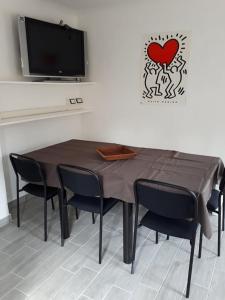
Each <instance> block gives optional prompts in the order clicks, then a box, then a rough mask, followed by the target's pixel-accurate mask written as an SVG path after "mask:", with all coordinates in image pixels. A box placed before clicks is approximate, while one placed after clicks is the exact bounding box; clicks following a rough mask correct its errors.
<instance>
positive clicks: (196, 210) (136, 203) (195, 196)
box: [131, 178, 198, 298]
mask: <svg viewBox="0 0 225 300" xmlns="http://www.w3.org/2000/svg"><path fill="white" fill-rule="evenodd" d="M139 184H152V185H158V186H162V187H168V188H173V189H177V190H178V191H180V192H185V193H187V194H188V195H190V198H192V199H193V201H194V215H193V220H192V222H193V223H195V224H196V225H198V219H197V216H198V204H197V197H198V196H197V195H196V194H195V193H194V192H192V191H190V190H188V189H186V188H184V187H181V186H177V185H172V184H169V183H165V182H160V181H155V180H148V179H142V178H140V179H137V180H136V181H135V182H134V194H135V207H136V208H135V221H134V238H133V251H132V252H133V254H132V265H131V274H133V273H134V262H135V252H136V241H137V229H138V226H139V225H138V214H139V205H140V199H139V196H138V185H139ZM167 239H169V235H167ZM195 240H196V231H195V232H193V236H192V238H191V239H190V244H191V253H190V261H189V271H188V280H187V288H186V298H189V295H190V285H191V276H192V267H193V259H194V249H195ZM156 242H158V231H157V232H156Z"/></svg>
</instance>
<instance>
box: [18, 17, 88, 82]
mask: <svg viewBox="0 0 225 300" xmlns="http://www.w3.org/2000/svg"><path fill="white" fill-rule="evenodd" d="M25 18H26V16H18V32H19V44H20V59H21V67H22V74H23V76H24V77H37V78H55V79H76V80H77V79H84V78H87V72H88V60H87V32H85V31H83V32H84V67H85V75H79V74H77V75H75V76H67V75H65V76H64V75H47V74H36V73H31V72H30V65H29V57H28V47H27V34H26V24H25ZM38 21H41V22H46V23H50V22H47V21H42V20H38ZM52 24H54V23H52ZM56 25H58V24H56ZM59 26H60V25H59Z"/></svg>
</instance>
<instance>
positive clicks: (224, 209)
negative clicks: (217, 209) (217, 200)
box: [222, 196, 225, 231]
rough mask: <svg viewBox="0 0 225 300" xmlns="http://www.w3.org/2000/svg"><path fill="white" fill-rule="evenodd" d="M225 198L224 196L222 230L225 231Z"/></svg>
mask: <svg viewBox="0 0 225 300" xmlns="http://www.w3.org/2000/svg"><path fill="white" fill-rule="evenodd" d="M224 214H225V199H224V196H223V212H222V230H223V231H224V219H225V215H224Z"/></svg>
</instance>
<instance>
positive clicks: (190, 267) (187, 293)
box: [186, 235, 196, 298]
mask: <svg viewBox="0 0 225 300" xmlns="http://www.w3.org/2000/svg"><path fill="white" fill-rule="evenodd" d="M195 237H196V235H195V236H194V238H193V240H191V255H190V262H189V270H188V281H187V290H186V298H189V295H190V286H191V275H192V267H193V260H194V251H195Z"/></svg>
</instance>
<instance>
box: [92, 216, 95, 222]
mask: <svg viewBox="0 0 225 300" xmlns="http://www.w3.org/2000/svg"><path fill="white" fill-rule="evenodd" d="M92 224H95V214H94V213H92Z"/></svg>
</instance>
